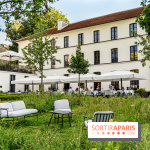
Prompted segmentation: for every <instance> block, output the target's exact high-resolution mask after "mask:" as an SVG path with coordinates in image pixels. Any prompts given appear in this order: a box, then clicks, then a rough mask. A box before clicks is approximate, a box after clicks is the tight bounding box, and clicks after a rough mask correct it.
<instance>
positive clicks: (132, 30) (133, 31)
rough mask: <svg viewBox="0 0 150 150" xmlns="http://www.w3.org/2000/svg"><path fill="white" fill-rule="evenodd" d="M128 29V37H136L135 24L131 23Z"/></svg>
mask: <svg viewBox="0 0 150 150" xmlns="http://www.w3.org/2000/svg"><path fill="white" fill-rule="evenodd" d="M129 28H130V37H133V36H136V35H137V23H132V24H130V25H129Z"/></svg>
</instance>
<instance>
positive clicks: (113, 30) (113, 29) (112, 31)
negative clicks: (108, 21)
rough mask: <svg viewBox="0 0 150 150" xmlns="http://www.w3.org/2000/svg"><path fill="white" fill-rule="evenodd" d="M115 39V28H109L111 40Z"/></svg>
mask: <svg viewBox="0 0 150 150" xmlns="http://www.w3.org/2000/svg"><path fill="white" fill-rule="evenodd" d="M117 38H118V37H117V27H113V28H111V40H116V39H117Z"/></svg>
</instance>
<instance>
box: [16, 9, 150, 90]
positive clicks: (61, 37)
mask: <svg viewBox="0 0 150 150" xmlns="http://www.w3.org/2000/svg"><path fill="white" fill-rule="evenodd" d="M142 10H143V7H140V8H136V9H131V10H127V11H122V12H117V13H113V14H109V15H105V16H101V17H97V18H92V19H88V20H84V21H80V22H77V23H72V24H69V25H66V24H65V26H63V21H62V20H59V21H58V28H52V29H48V30H47V33H48V34H50V35H51V36H50V38H56V45H57V46H59V47H60V49H59V50H58V52H57V54H56V55H55V57H56V58H57V59H59V60H61V63H59V62H55V61H53V62H50V63H49V64H46V63H45V68H44V74H45V75H46V76H49V75H54V74H57V75H68V74H69V73H68V71H67V69H68V65H69V60H70V58H71V55H75V53H76V47H77V45H78V44H81V51H82V53H83V57H84V59H86V60H88V61H89V64H90V67H89V73H95V74H104V73H107V72H110V71H114V70H118V69H124V70H129V71H134V72H137V73H140V74H143V75H147V76H148V80H141V81H138V80H136V81H124V82H123V87H125V88H127V87H131V88H133V89H134V88H145V89H146V90H150V68H149V66H150V61H147V63H146V64H147V65H146V66H145V67H142V63H141V62H140V60H141V59H142V55H141V54H140V53H138V51H139V50H140V49H142V47H141V46H137V45H136V44H135V42H136V41H137V39H136V38H135V37H136V33H138V34H140V35H143V36H144V35H146V33H145V32H144V31H143V30H142V29H141V28H140V27H139V25H138V24H137V23H136V22H135V20H136V17H137V16H138V15H140V14H141V12H142ZM16 42H17V43H18V44H19V52H20V53H22V51H21V49H22V48H24V47H25V46H27V45H28V44H29V40H28V37H25V38H23V39H19V40H17V41H16ZM110 84H113V85H114V86H115V88H116V89H119V88H120V81H118V82H113V81H112V82H111V83H110V82H102V83H97V82H96V83H88V88H90V87H91V86H92V87H93V88H96V86H97V85H99V86H100V88H101V90H107V89H108V88H109V85H110ZM50 86H51V85H48V86H45V90H48V89H49V88H50ZM69 86H71V87H73V89H75V88H76V87H77V86H78V84H77V83H70V85H69V84H65V85H64V84H60V85H59V89H62V88H64V87H65V88H68V87H69Z"/></svg>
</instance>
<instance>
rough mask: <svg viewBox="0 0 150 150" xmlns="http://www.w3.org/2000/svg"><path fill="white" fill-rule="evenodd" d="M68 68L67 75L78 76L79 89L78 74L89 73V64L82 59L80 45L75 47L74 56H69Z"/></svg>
mask: <svg viewBox="0 0 150 150" xmlns="http://www.w3.org/2000/svg"><path fill="white" fill-rule="evenodd" d="M69 67H70V69H68V72H69V73H77V74H79V88H80V74H87V73H88V72H89V69H88V67H89V62H88V61H87V60H85V59H84V58H83V56H82V53H81V47H80V45H78V46H77V49H76V56H73V55H72V56H71V59H70V63H69ZM79 94H80V89H79Z"/></svg>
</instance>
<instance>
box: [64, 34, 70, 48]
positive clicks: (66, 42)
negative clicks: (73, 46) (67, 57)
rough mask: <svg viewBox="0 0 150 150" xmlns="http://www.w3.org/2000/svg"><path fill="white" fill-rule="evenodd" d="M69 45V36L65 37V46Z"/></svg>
mask: <svg viewBox="0 0 150 150" xmlns="http://www.w3.org/2000/svg"><path fill="white" fill-rule="evenodd" d="M66 47H69V36H65V37H64V48H66Z"/></svg>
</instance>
